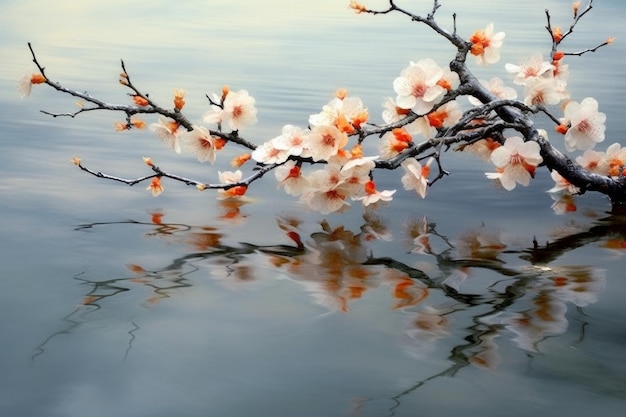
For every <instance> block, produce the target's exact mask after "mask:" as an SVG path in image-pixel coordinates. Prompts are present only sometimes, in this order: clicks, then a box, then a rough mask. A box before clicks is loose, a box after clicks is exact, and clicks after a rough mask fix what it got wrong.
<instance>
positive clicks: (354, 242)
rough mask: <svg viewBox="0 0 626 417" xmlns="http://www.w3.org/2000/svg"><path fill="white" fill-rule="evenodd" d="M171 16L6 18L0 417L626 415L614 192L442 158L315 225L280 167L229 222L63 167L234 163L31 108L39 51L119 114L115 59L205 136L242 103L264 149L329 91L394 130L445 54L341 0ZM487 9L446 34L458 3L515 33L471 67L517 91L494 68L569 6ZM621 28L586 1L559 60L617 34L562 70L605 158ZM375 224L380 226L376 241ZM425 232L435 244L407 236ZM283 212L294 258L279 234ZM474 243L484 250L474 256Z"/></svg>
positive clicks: (613, 131)
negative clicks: (218, 104)
mask: <svg viewBox="0 0 626 417" xmlns="http://www.w3.org/2000/svg"><path fill="white" fill-rule="evenodd" d="M180 3H182V2H180ZM180 3H179V2H166V1H163V2H158V1H151V2H142V1H136V2H131V3H128V2H121V1H117V0H114V1H107V2H90V3H85V4H84V5H79V6H77V5H76V4H75V2H56V3H55V6H54V7H52V8H51V7H50V6H49V4H48V3H46V2H41V1H20V2H18V1H7V2H4V3H3V6H2V8H3V13H2V14H1V15H0V37H1V39H2V42H0V52H1V53H2V56H3V61H2V63H1V64H0V83H1V86H0V90H1V91H2V95H1V96H0V100H1V103H2V108H3V111H2V112H1V113H0V114H1V116H0V118H1V119H2V126H3V134H2V140H0V167H1V168H0V170H1V173H2V179H1V180H0V193H1V199H2V200H1V201H2V204H1V205H0V215H1V217H0V219H1V225H2V240H1V241H0V242H1V245H2V248H1V251H0V262H1V264H2V284H1V285H2V291H1V292H0V294H1V295H0V317H1V320H0V334H1V335H2V336H1V337H2V338H1V339H0V340H1V341H0V369H2V372H1V373H0V415H2V416H10V417H13V416H20V417H22V416H25V417H30V416H33V417H35V416H53V417H56V416H59V417H61V416H62V417H73V416H83V415H91V416H172V415H176V416H185V417H186V416H225V417H238V416H249V415H257V416H303V417H306V416H345V415H348V416H391V415H395V416H419V415H429V416H450V415H455V414H463V415H466V416H501V415H510V416H528V415H539V416H543V415H553V414H557V413H558V414H559V415H568V416H587V415H601V416H620V415H622V414H623V410H624V407H625V406H626V382H625V381H626V362H624V360H623V352H624V347H625V346H626V332H625V330H624V328H625V327H624V323H626V312H625V311H624V308H623V305H624V303H623V299H624V296H625V295H626V282H625V280H624V272H623V271H624V266H625V261H624V256H625V255H626V252H625V251H626V249H624V247H623V246H624V244H623V242H624V240H625V236H626V230H625V226H624V220H623V219H616V218H609V216H608V215H607V214H606V211H607V210H608V209H609V206H608V203H607V201H606V200H605V199H604V198H602V197H601V196H597V195H585V196H582V197H580V198H578V199H577V202H578V210H577V211H576V212H575V213H571V214H567V215H557V214H555V213H554V212H553V210H552V209H551V207H550V206H551V204H552V200H551V199H550V197H549V196H548V195H547V194H546V193H545V190H547V189H548V188H550V187H551V186H552V183H551V180H550V178H549V176H548V175H547V173H545V172H541V173H540V174H539V175H538V176H537V178H536V180H535V181H534V182H533V183H532V184H531V186H530V187H528V188H521V187H518V188H517V189H516V190H515V191H514V192H511V193H507V192H504V191H501V190H498V189H496V188H494V187H492V186H491V185H490V184H489V183H488V182H487V181H486V180H485V179H484V174H483V172H485V171H488V170H490V169H491V167H490V166H488V165H486V164H484V163H482V162H480V161H478V160H476V159H474V158H472V157H469V156H464V155H454V154H450V155H449V156H446V158H445V159H444V161H446V162H447V164H448V165H447V167H446V168H447V169H448V170H450V171H451V175H450V177H449V178H446V179H444V180H443V181H441V182H439V183H438V184H436V186H434V187H432V188H431V189H430V190H429V195H428V197H427V198H426V199H425V200H421V199H418V198H415V197H413V196H412V195H411V194H410V193H408V192H404V191H403V190H401V184H400V182H399V177H400V175H399V173H384V174H380V176H377V184H379V186H380V187H381V188H397V189H398V192H397V194H396V198H395V200H394V201H393V202H392V204H390V205H388V206H386V207H383V208H381V209H380V210H379V211H377V212H375V213H373V214H372V213H367V215H366V216H365V218H364V214H363V210H362V208H361V207H359V206H358V205H356V204H355V205H354V207H352V209H351V210H350V211H348V212H347V213H344V214H341V215H329V216H321V215H317V214H314V213H310V212H308V211H306V210H305V209H304V208H303V207H301V206H299V205H298V204H297V203H296V202H295V201H293V200H292V198H291V197H289V196H286V195H284V194H282V193H281V192H280V191H276V190H275V185H274V180H273V178H272V177H271V176H268V178H265V179H264V180H263V181H261V182H260V183H256V184H255V187H253V188H252V189H251V190H250V192H249V194H250V198H251V200H252V201H251V202H249V203H247V204H245V205H243V206H241V207H232V206H231V207H228V206H225V205H224V204H222V203H220V202H218V201H216V200H215V199H214V195H213V194H210V193H209V192H205V193H199V192H197V191H196V190H194V189H192V188H185V186H183V185H182V184H177V183H173V182H164V185H165V188H166V192H165V193H164V194H163V195H161V196H160V197H158V198H156V199H155V198H153V197H152V196H151V195H150V194H149V193H148V192H147V191H146V190H145V187H146V185H147V184H146V185H142V184H140V185H137V186H135V187H126V186H123V185H120V184H114V183H110V182H106V181H102V180H98V179H96V178H94V177H91V176H88V175H86V174H84V173H81V172H80V171H79V170H78V169H76V167H74V166H73V165H72V164H71V163H70V162H69V160H70V159H71V157H72V156H74V155H79V156H81V157H82V158H83V161H84V162H85V163H86V164H87V165H88V166H90V167H92V168H93V169H96V170H102V171H107V172H109V173H112V174H115V175H120V176H125V177H136V176H141V175H144V174H146V172H147V171H146V167H145V166H144V165H143V163H142V159H141V158H142V156H152V158H153V159H154V160H155V161H157V163H159V164H160V165H161V166H162V167H163V168H164V169H168V170H170V171H175V172H177V173H180V174H181V175H185V176H190V177H194V178H198V179H205V180H206V181H207V182H209V181H212V182H215V181H216V178H217V175H216V171H217V170H218V169H220V170H224V169H230V168H229V166H228V161H229V160H230V158H231V157H232V156H233V155H234V154H235V153H236V152H235V151H234V150H229V149H227V150H225V151H224V154H223V155H220V158H221V162H220V164H218V165H216V166H215V167H211V166H208V165H200V164H197V163H196V162H194V158H193V157H192V156H190V155H189V154H183V155H180V156H177V155H173V154H171V153H169V152H168V151H167V149H165V148H164V147H163V146H162V144H161V143H159V141H158V140H155V139H154V138H153V137H152V136H151V135H150V133H147V132H124V133H116V132H114V131H113V128H112V127H113V123H114V122H115V121H118V120H121V116H119V115H113V114H102V113H101V114H84V115H82V116H81V117H79V118H76V119H58V118H57V119H53V118H50V117H48V116H45V115H43V114H41V113H39V112H38V110H39V109H45V110H49V111H59V112H65V111H71V110H73V109H75V107H74V100H72V99H67V98H65V97H61V96H59V95H58V94H55V93H52V92H51V91H48V90H45V89H42V88H36V89H34V91H33V94H32V96H31V97H29V98H28V99H25V100H20V99H19V95H18V93H17V92H16V90H15V80H16V79H17V78H18V77H19V76H21V74H22V72H23V71H25V70H30V68H31V67H30V66H29V61H30V56H29V52H28V49H27V46H26V43H27V42H28V41H31V42H32V43H33V45H34V47H35V50H36V51H37V53H38V57H39V59H40V60H41V62H42V63H43V64H44V65H45V66H46V68H47V71H48V75H49V76H50V77H52V78H54V79H56V80H59V81H61V82H62V83H63V84H65V85H67V86H68V87H72V88H76V89H79V90H88V91H89V92H90V93H91V94H94V95H98V96H101V97H103V98H105V99H107V100H109V101H112V102H124V100H126V97H125V96H124V94H125V92H126V91H125V90H124V89H123V88H122V87H120V86H119V85H118V84H117V76H118V73H119V59H120V58H123V59H124V60H125V62H126V64H127V69H128V70H129V72H130V74H131V76H132V77H133V80H134V81H135V82H136V83H137V84H138V85H140V86H141V87H142V88H144V89H145V90H146V91H148V92H150V94H151V96H153V97H159V98H160V100H161V101H163V102H165V101H167V100H170V95H171V92H172V90H173V89H174V88H183V89H185V90H187V96H186V99H187V103H188V104H187V109H188V114H189V116H190V117H191V118H192V119H194V120H199V118H200V117H201V115H202V113H203V112H204V111H205V109H206V108H207V106H206V102H205V100H204V94H205V93H211V92H214V91H215V92H217V91H219V90H220V89H221V86H222V85H223V84H229V85H231V87H232V88H233V89H240V88H246V89H248V90H249V91H250V93H251V94H252V95H253V96H254V97H256V99H257V106H258V108H259V123H258V125H257V126H255V127H253V128H250V129H248V130H247V131H245V132H244V133H245V134H246V136H247V137H248V138H250V139H251V140H254V141H256V142H259V143H260V142H261V141H263V140H266V139H268V138H271V137H273V136H275V135H277V133H278V132H279V131H280V129H281V127H282V125H283V124H285V123H293V124H300V125H304V124H305V123H306V120H307V119H308V116H309V114H311V113H316V112H318V111H319V109H320V108H321V106H322V105H323V104H325V103H326V102H327V101H328V100H329V99H330V98H331V97H332V94H333V92H334V91H335V90H336V89H337V88H340V87H346V88H348V89H349V90H350V93H351V94H352V95H355V96H359V97H361V98H362V99H363V101H364V102H365V103H366V105H367V106H368V108H369V109H370V114H371V115H372V117H373V118H374V119H375V120H380V112H381V110H382V107H381V103H382V101H383V99H384V98H385V97H387V96H391V95H393V90H392V85H391V83H392V81H393V79H394V78H395V77H396V76H397V75H398V74H399V72H400V70H401V69H402V68H403V67H404V66H405V65H407V63H408V61H409V60H417V59H420V58H423V57H434V58H435V59H437V60H438V62H440V63H441V64H443V63H445V62H446V61H448V60H449V59H450V55H449V54H450V53H451V50H450V48H449V47H447V45H445V43H443V42H441V41H439V40H437V39H436V38H434V37H433V36H432V35H429V32H428V31H427V30H426V29H425V28H424V27H421V26H418V25H415V24H411V23H410V22H408V21H406V19H404V18H400V17H398V16H379V17H372V16H357V15H354V14H352V13H351V12H350V11H349V10H348V9H347V6H346V4H347V2H344V1H343V0H336V1H335V0H324V1H320V2H310V4H308V3H307V4H301V3H297V2H292V1H286V0H284V1H279V0H272V1H266V2H252V1H237V2H233V1H209V2H200V1H190V2H186V3H185V4H184V5H181V4H180ZM377 3H378V5H379V6H380V7H381V8H382V7H384V6H385V4H386V2H384V1H378V2H377ZM406 3H408V6H407V7H409V6H410V7H413V8H414V9H415V11H418V12H419V11H424V12H426V11H429V10H430V9H431V7H432V2H429V1H423V2H406ZM492 3H493V2H474V3H472V5H471V6H469V5H467V4H466V2H462V1H458V0H457V1H452V0H450V1H445V2H442V4H443V6H442V7H441V9H440V10H439V11H438V14H437V16H438V18H439V19H440V20H441V21H442V22H446V24H451V23H450V22H451V17H450V14H451V13H452V12H453V11H456V12H457V13H458V18H457V26H458V30H459V32H460V33H463V34H467V35H469V34H470V33H471V32H472V31H473V30H474V29H476V28H478V27H484V26H485V25H486V24H487V23H489V22H490V21H494V22H495V24H496V30H504V31H506V33H507V38H506V41H505V46H506V48H505V49H503V53H502V54H503V59H502V61H501V63H500V64H497V65H495V66H494V67H493V68H492V67H490V68H486V69H482V68H478V69H477V72H479V73H480V74H482V77H484V78H490V77H492V76H494V75H500V76H502V77H503V78H504V77H505V74H504V73H503V69H502V67H503V64H504V63H505V62H516V61H517V59H518V57H519V56H524V55H527V54H530V53H532V52H533V51H535V50H536V49H541V48H543V51H546V49H547V39H546V36H545V33H544V31H545V30H544V29H543V26H544V25H545V14H544V9H546V8H549V9H550V10H551V11H552V15H553V19H555V21H557V22H569V21H567V20H565V19H566V16H568V13H569V6H570V4H571V3H570V2H569V1H550V2H545V1H544V2H539V1H536V0H533V1H527V2H524V3H523V4H520V2H513V1H501V2H498V4H497V5H495V6H494V5H491V4H492ZM366 4H367V5H368V6H371V7H375V6H376V5H377V4H376V2H374V1H371V2H366ZM491 9H493V10H491ZM624 12H626V7H625V6H624V5H623V4H622V3H621V2H618V1H611V2H610V1H596V2H594V9H593V12H592V13H591V15H590V16H589V17H588V18H586V19H585V20H583V22H582V23H581V25H580V26H579V27H577V28H576V32H575V35H576V36H575V37H573V38H572V42H571V44H568V45H571V48H572V50H580V49H582V48H585V47H588V46H593V45H595V44H597V43H599V42H601V41H602V40H603V39H605V38H606V37H608V36H615V37H616V38H617V42H616V43H615V45H613V46H611V48H608V49H602V50H600V51H598V52H597V53H596V54H593V56H584V57H582V58H580V59H571V60H570V61H569V63H570V71H571V74H572V78H571V82H570V89H571V91H572V93H573V94H574V95H576V96H577V98H578V99H582V98H584V97H586V96H593V97H596V98H597V99H598V100H599V102H600V109H601V111H604V112H605V113H607V116H608V121H607V141H606V142H605V143H606V144H607V145H608V144H610V143H613V142H615V141H620V140H622V139H621V130H622V129H621V124H620V122H621V116H622V113H623V111H622V107H621V106H622V97H624V94H626V85H625V84H624V83H623V82H622V81H621V75H620V69H621V68H622V67H623V65H624V60H623V58H622V57H623V56H624V54H625V52H626V49H625V47H624V45H623V42H621V39H622V38H624V33H623V32H624V30H623V29H622V25H621V23H622V22H621V20H622V19H623V16H624V15H625V14H624ZM561 25H562V26H564V27H565V26H566V23H561ZM551 137H554V138H555V140H558V135H557V134H556V133H551ZM622 143H623V141H622ZM237 210H239V211H237ZM372 216H374V217H377V218H379V220H380V221H379V222H378V223H382V224H383V225H384V228H385V230H384V232H385V233H383V230H382V228H380V227H379V228H377V229H376V231H377V232H378V234H377V235H376V234H374V233H372V225H374V224H375V223H377V222H376V221H374V220H372ZM423 216H426V218H427V222H428V223H430V224H431V228H430V236H429V240H428V242H429V243H430V245H431V248H432V252H430V253H419V252H420V251H419V249H420V248H419V245H417V244H416V243H414V242H413V238H412V237H409V236H408V235H409V233H408V231H407V230H408V229H409V224H415V223H417V222H418V221H420V220H421V219H422V218H423ZM290 218H293V219H297V220H298V221H299V222H300V224H299V226H297V227H296V228H295V230H296V231H297V232H298V233H299V235H300V237H301V238H302V240H303V242H304V243H305V245H306V247H307V251H306V252H305V253H300V252H298V251H296V250H295V247H294V243H293V241H292V240H290V239H289V238H288V237H287V236H286V234H285V231H284V230H283V229H281V228H280V226H279V225H284V224H285V222H286V221H287V219H290ZM323 220H326V221H327V222H328V228H330V229H337V228H339V227H341V226H343V227H344V229H345V231H347V233H343V234H338V233H335V235H334V236H335V237H337V236H338V235H339V236H343V240H341V239H340V240H339V241H338V242H337V241H335V243H332V244H329V243H328V242H327V240H329V237H328V236H326V235H325V234H324V233H323V228H322V226H321V225H320V223H321V222H322V221H323ZM374 236H378V237H379V238H378V239H376V238H374ZM470 236H480V237H481V239H483V240H481V242H483V248H482V249H480V250H479V251H478V252H476V251H474V252H472V251H471V250H470V249H471V248H468V246H469V243H468V242H473V241H474V240H472V239H471V237H470ZM533 238H535V239H536V240H537V242H538V245H539V249H538V250H535V251H533V250H532V248H533ZM330 240H332V238H331V239H330ZM547 241H550V242H551V246H550V249H546V248H545V243H546V242H547ZM489 245H491V246H492V247H493V248H495V249H493V248H492V249H491V250H492V251H493V252H490V250H488V249H486V248H485V247H486V246H489ZM422 249H423V248H422ZM422 252H424V250H422Z"/></svg>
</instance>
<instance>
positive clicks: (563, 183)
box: [547, 171, 580, 195]
mask: <svg viewBox="0 0 626 417" xmlns="http://www.w3.org/2000/svg"><path fill="white" fill-rule="evenodd" d="M550 176H551V177H552V179H553V180H554V183H555V184H554V187H552V188H550V189H549V190H548V191H547V192H549V193H552V194H570V195H572V194H578V193H579V192H580V189H579V188H578V187H576V186H575V185H572V184H571V183H570V182H569V181H568V180H566V179H565V178H563V176H562V175H561V174H559V173H558V172H556V171H551V172H550Z"/></svg>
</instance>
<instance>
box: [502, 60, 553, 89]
mask: <svg viewBox="0 0 626 417" xmlns="http://www.w3.org/2000/svg"><path fill="white" fill-rule="evenodd" d="M504 68H505V69H506V71H507V72H509V73H511V74H515V78H513V82H514V83H515V84H518V85H526V83H527V82H528V81H529V80H533V79H535V78H537V77H552V75H553V70H554V65H552V64H551V63H550V62H547V61H544V60H543V55H542V54H541V53H536V54H534V55H531V56H530V57H529V58H527V59H526V60H524V61H523V62H522V63H521V64H519V65H513V64H506V65H505V66H504Z"/></svg>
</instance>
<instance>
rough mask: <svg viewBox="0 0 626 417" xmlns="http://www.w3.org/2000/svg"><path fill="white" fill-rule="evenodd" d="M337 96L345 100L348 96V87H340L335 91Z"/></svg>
mask: <svg viewBox="0 0 626 417" xmlns="http://www.w3.org/2000/svg"><path fill="white" fill-rule="evenodd" d="M335 97H337V98H338V99H339V100H343V99H344V98H346V97H348V90H347V89H346V88H340V89H339V90H337V91H335Z"/></svg>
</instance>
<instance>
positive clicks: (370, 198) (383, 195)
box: [352, 181, 396, 206]
mask: <svg viewBox="0 0 626 417" xmlns="http://www.w3.org/2000/svg"><path fill="white" fill-rule="evenodd" d="M364 188H365V195H364V196H362V197H352V199H353V200H360V201H361V202H362V203H363V205H364V206H369V205H370V204H374V203H377V202H378V201H391V200H392V196H393V194H394V193H395V192H396V190H384V191H378V190H377V189H376V184H375V183H374V181H368V182H366V183H365V186H364Z"/></svg>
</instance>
